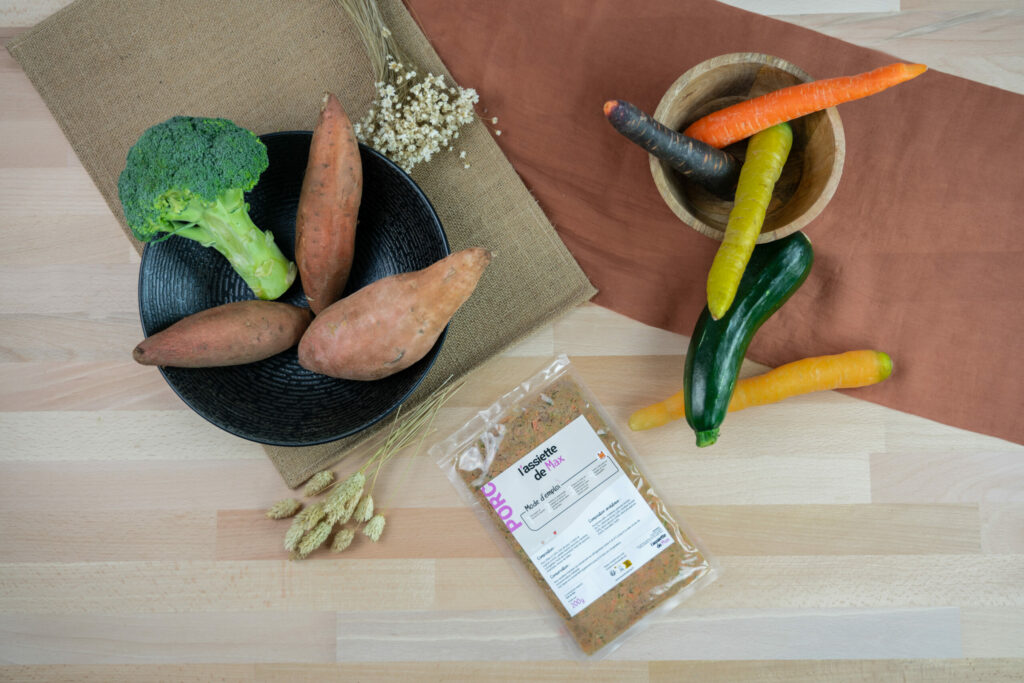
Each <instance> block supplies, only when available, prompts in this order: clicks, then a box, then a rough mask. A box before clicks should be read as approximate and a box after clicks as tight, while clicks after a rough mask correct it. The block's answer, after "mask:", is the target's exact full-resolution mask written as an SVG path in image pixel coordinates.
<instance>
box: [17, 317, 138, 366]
mask: <svg viewBox="0 0 1024 683" xmlns="http://www.w3.org/2000/svg"><path fill="white" fill-rule="evenodd" d="M0 330H2V331H3V336H2V337H0V368H2V367H3V365H2V364H5V363H46V364H53V363H68V362H70V363H83V362H96V361H119V362H122V363H123V362H124V361H125V359H126V358H128V357H130V354H131V352H132V349H133V348H135V345H136V344H138V343H139V342H140V341H142V338H143V334H142V325H141V324H140V323H139V318H138V316H137V315H136V316H134V317H131V318H121V319H114V318H105V319H103V320H94V319H89V318H83V319H79V320H68V319H67V318H58V317H50V316H43V315H19V316H4V315H0Z"/></svg>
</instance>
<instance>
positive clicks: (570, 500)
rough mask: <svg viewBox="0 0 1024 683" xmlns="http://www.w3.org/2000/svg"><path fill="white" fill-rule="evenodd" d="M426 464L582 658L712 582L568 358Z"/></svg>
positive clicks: (608, 647) (706, 565)
mask: <svg viewBox="0 0 1024 683" xmlns="http://www.w3.org/2000/svg"><path fill="white" fill-rule="evenodd" d="M430 453H431V455H432V456H434V457H437V458H438V465H439V466H440V467H441V468H442V470H444V471H445V473H446V474H447V475H448V477H449V479H450V480H451V481H452V483H453V484H454V485H455V487H456V488H457V489H458V491H459V492H460V494H461V495H462V497H463V499H464V500H466V501H467V502H468V503H469V504H470V505H472V506H473V507H474V508H475V509H476V510H477V512H478V516H479V517H480V518H481V521H483V522H484V524H485V525H486V526H488V527H489V528H490V529H492V530H493V532H494V533H495V534H497V536H499V537H500V538H501V539H502V543H503V545H505V546H507V547H508V549H509V554H510V555H511V556H514V557H515V558H516V559H517V560H518V561H519V563H520V564H521V565H522V567H523V569H524V570H525V572H526V574H527V575H528V576H530V577H531V578H532V579H533V581H535V582H536V583H537V584H538V586H539V587H540V589H541V590H542V591H543V592H544V593H545V595H546V596H547V598H548V601H549V602H550V604H551V606H552V608H553V609H554V611H555V612H556V613H557V615H558V617H559V621H560V623H561V625H562V627H563V630H564V631H566V632H567V633H568V634H569V635H570V636H571V637H572V639H573V640H575V642H576V644H577V645H578V646H579V648H578V652H579V653H580V656H581V658H585V659H590V658H601V657H604V656H606V655H607V654H609V653H610V652H611V651H613V650H614V649H615V648H616V647H618V645H619V644H621V641H622V639H623V638H624V637H626V636H629V635H632V634H633V633H634V632H635V631H636V630H638V629H640V628H642V627H643V626H645V625H646V624H647V623H649V621H650V620H649V619H647V617H649V616H650V615H651V614H654V613H657V612H662V611H667V610H670V609H672V608H674V607H676V606H677V605H678V604H679V603H680V602H682V601H683V600H684V599H685V598H687V597H689V596H690V595H691V594H692V593H693V592H695V591H696V590H697V589H698V588H700V587H703V586H704V585H706V584H707V583H709V582H711V581H712V580H713V579H714V578H715V575H716V568H715V566H714V563H713V562H712V560H711V559H710V558H709V557H708V555H707V554H706V553H705V552H704V551H703V550H701V549H700V548H699V547H698V544H697V543H696V542H695V541H694V539H693V536H692V535H691V534H689V533H688V532H686V531H684V530H683V528H682V527H681V526H680V525H679V524H678V523H677V522H676V520H674V519H673V518H672V516H671V514H670V513H669V511H668V508H667V506H666V505H665V504H664V502H663V501H662V499H661V498H660V496H658V494H657V493H656V492H655V490H654V488H653V487H652V485H651V483H650V481H649V480H648V478H647V477H646V476H645V474H644V473H643V471H642V470H641V469H640V467H639V465H638V464H637V461H636V457H635V455H634V454H633V452H632V450H631V448H630V447H629V446H628V445H627V444H626V443H625V442H624V441H623V440H622V438H621V437H620V436H619V434H618V430H616V429H615V428H614V427H613V426H612V422H611V420H610V419H609V418H608V416H607V414H606V413H605V412H604V410H603V409H602V408H601V406H600V405H598V403H597V401H596V400H595V398H594V397H593V395H592V394H591V393H590V392H589V390H587V388H586V387H585V386H584V385H583V384H582V383H581V382H580V381H579V380H578V379H577V378H576V377H575V375H574V372H573V369H572V367H571V364H570V361H569V359H568V358H567V357H566V356H564V355H563V356H559V357H558V358H556V359H555V360H554V361H553V362H552V363H551V364H550V365H548V366H547V367H546V368H544V369H543V370H542V371H540V372H539V373H537V374H536V375H534V376H533V377H532V378H530V379H529V380H527V381H526V382H523V383H522V384H520V385H519V386H518V387H516V388H515V389H513V390H512V391H510V392H509V393H507V394H505V395H504V396H502V397H501V398H500V399H499V400H498V401H497V402H495V403H494V404H493V405H492V406H490V407H489V408H487V409H486V410H483V411H480V412H479V413H478V414H477V415H476V416H474V417H473V418H472V419H471V420H470V421H469V422H468V423H467V424H466V425H465V426H463V427H462V428H461V429H459V430H458V431H457V432H455V433H454V434H452V435H451V436H450V437H448V438H447V439H445V440H444V441H442V442H440V443H438V444H436V445H435V446H433V447H432V448H431V450H430Z"/></svg>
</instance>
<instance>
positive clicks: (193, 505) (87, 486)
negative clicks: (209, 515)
mask: <svg viewBox="0 0 1024 683" xmlns="http://www.w3.org/2000/svg"><path fill="white" fill-rule="evenodd" d="M291 495H294V492H293V491H292V490H291V489H289V488H288V487H287V486H285V484H284V482H282V481H281V478H280V477H278V476H277V473H276V470H274V466H273V465H272V464H271V463H270V461H269V460H267V459H266V458H250V459H243V460H180V461H177V460H175V461H166V460H150V461H146V460H145V459H140V460H128V461H116V460H115V461H109V462H98V461H95V462H56V463H54V462H44V463H34V462H8V463H2V464H0V510H3V511H8V512H18V511H21V510H50V511H52V512H77V511H81V510H94V511H97V512H104V511H128V512H132V513H134V512H137V511H141V510H153V511H161V512H172V511H197V510H218V509H232V508H243V509H250V510H251V509H260V508H263V507H264V506H267V507H269V506H270V505H271V504H273V503H274V501H277V500H280V499H281V498H286V497H289V496H291Z"/></svg>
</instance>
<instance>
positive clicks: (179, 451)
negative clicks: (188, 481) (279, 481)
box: [0, 397, 269, 483]
mask: <svg viewBox="0 0 1024 683" xmlns="http://www.w3.org/2000/svg"><path fill="white" fill-rule="evenodd" d="M175 400H177V397H175ZM177 403H178V405H176V409H173V410H102V411H94V410H82V411H30V412H16V411H15V412H0V434H3V435H4V439H5V440H6V441H7V442H8V443H9V444H11V445H10V446H9V447H7V448H4V449H2V450H0V461H4V462H18V461H21V462H33V463H37V464H39V463H42V462H44V461H61V462H67V461H79V462H93V463H102V462H104V461H107V462H110V461H123V460H139V461H145V462H153V461H160V460H164V461H167V462H178V463H183V466H187V465H184V463H185V462H187V461H194V460H254V459H258V460H264V459H265V458H266V452H265V451H264V450H263V447H262V446H260V445H259V444H256V443H253V442H251V441H246V440H245V439H241V438H239V437H237V436H234V435H233V434H229V433H228V432H225V431H224V430H223V429H220V428H218V427H215V426H214V425H212V424H210V423H209V422H207V421H206V420H203V419H202V418H200V417H199V416H198V415H196V414H194V413H193V412H192V411H190V410H189V409H188V407H187V406H185V404H184V403H181V401H177ZM116 469H117V466H116V465H113V466H111V468H110V470H108V471H109V472H110V473H111V474H112V475H113V476H116V474H115V472H116ZM261 469H262V471H264V472H268V471H269V470H266V469H263V468H261ZM38 474H42V475H43V476H45V474H44V473H42V472H38ZM58 476H59V475H58ZM112 483H116V482H112Z"/></svg>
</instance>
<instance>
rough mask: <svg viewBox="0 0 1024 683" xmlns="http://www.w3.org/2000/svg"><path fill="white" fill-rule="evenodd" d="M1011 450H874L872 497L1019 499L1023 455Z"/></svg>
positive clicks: (1023, 488)
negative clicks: (914, 451) (915, 451)
mask: <svg viewBox="0 0 1024 683" xmlns="http://www.w3.org/2000/svg"><path fill="white" fill-rule="evenodd" d="M1021 455H1022V453H1019V452H1013V451H1006V452H1003V451H996V452H992V453H987V452H982V451H971V452H938V453H936V452H923V453H906V452H903V453H876V454H875V455H872V456H871V500H872V501H874V502H878V503H980V502H995V503H1021V502H1024V458H1022V457H1021Z"/></svg>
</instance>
